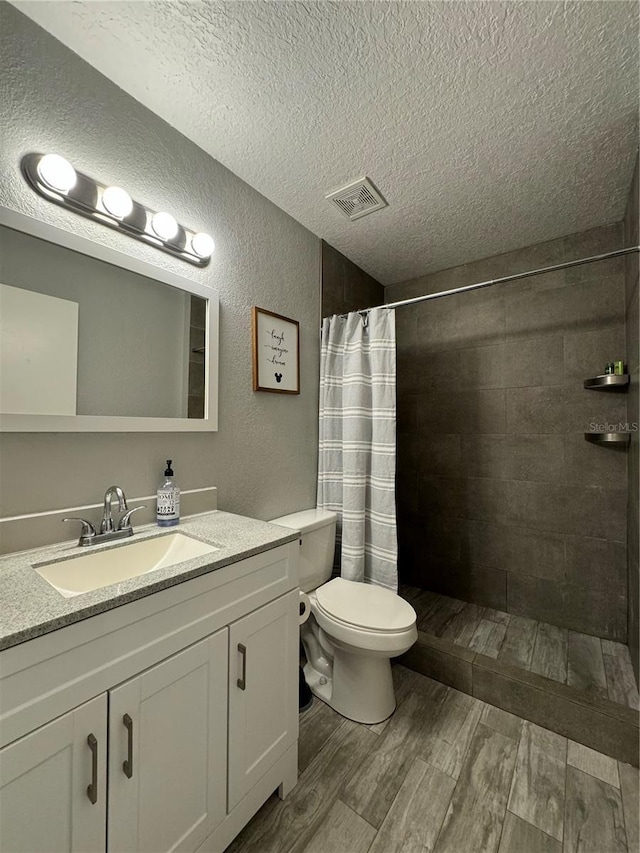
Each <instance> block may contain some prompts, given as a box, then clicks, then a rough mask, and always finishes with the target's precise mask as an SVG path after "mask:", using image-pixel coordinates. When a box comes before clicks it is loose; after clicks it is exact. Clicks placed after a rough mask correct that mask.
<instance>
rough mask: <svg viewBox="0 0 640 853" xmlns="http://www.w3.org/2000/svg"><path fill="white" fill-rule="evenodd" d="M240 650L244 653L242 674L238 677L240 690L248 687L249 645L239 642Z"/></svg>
mask: <svg viewBox="0 0 640 853" xmlns="http://www.w3.org/2000/svg"><path fill="white" fill-rule="evenodd" d="M238 651H239V652H240V654H241V655H242V676H241V677H240V678H239V679H238V687H239V688H240V690H246V689H247V647H246V646H243V645H242V643H238Z"/></svg>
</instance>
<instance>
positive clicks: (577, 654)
mask: <svg viewBox="0 0 640 853" xmlns="http://www.w3.org/2000/svg"><path fill="white" fill-rule="evenodd" d="M399 593H400V595H401V596H402V597H403V598H406V599H407V601H409V602H410V603H411V604H412V605H413V607H414V609H415V611H416V613H417V615H418V628H419V629H420V630H421V631H425V632H426V633H427V634H432V635H435V636H436V637H443V638H444V639H448V640H451V642H453V643H456V644H457V645H460V646H465V647H467V648H470V649H474V650H475V651H478V652H482V654H485V655H489V656H490V657H493V658H497V659H498V660H501V661H504V663H508V664H511V665H513V666H518V667H520V668H521V669H525V670H529V671H531V672H536V673H538V675H544V676H546V677H547V678H551V679H553V680H554V681H560V682H562V683H563V684H570V685H572V686H573V687H577V688H579V689H582V690H588V691H589V692H591V693H594V694H596V695H598V696H601V697H602V698H605V699H606V698H608V699H610V700H611V701H612V702H617V703H619V704H621V705H627V706H628V707H630V708H634V709H636V710H639V709H640V697H639V696H638V688H637V686H636V681H635V676H634V674H633V667H632V665H631V656H630V654H629V649H628V648H627V646H625V645H624V644H623V643H614V642H612V641H610V640H601V639H599V638H598V637H592V636H590V635H589V634H580V633H578V632H576V631H568V630H567V629H566V628H558V627H557V626H556V625H550V624H548V623H547V622H537V621H536V620H535V619H527V618H525V617H524V616H514V615H511V614H509V613H504V612H503V611H501V610H494V609H493V608H491V607H480V606H479V605H477V604H469V603H468V602H466V601H459V600H458V599H457V598H449V597H448V596H446V595H439V594H438V593H435V592H428V591H426V590H422V589H418V588H417V587H412V586H406V585H403V586H401V587H400V589H399Z"/></svg>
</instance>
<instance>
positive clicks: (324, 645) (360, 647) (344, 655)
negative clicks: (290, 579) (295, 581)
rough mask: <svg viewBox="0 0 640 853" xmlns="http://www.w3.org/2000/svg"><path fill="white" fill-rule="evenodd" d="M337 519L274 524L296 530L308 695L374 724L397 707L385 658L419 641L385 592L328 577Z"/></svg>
mask: <svg viewBox="0 0 640 853" xmlns="http://www.w3.org/2000/svg"><path fill="white" fill-rule="evenodd" d="M336 521H337V516H336V514H335V513H332V512H327V511H326V510H305V511H304V512H300V513H293V514H292V515H288V516H283V517H281V518H277V519H274V520H273V521H272V524H280V525H282V526H283V527H288V528H289V529H293V530H297V531H299V533H300V534H301V537H300V588H301V589H302V590H303V592H306V593H308V594H309V599H310V602H311V615H310V617H309V619H308V621H307V622H305V623H304V624H303V625H302V626H301V628H300V638H301V640H302V643H303V646H304V649H305V654H306V657H307V663H306V665H305V667H304V674H305V678H306V680H307V684H308V685H309V687H310V688H311V691H312V692H313V693H314V694H315V695H316V696H318V697H319V698H320V699H322V700H323V701H324V702H326V703H327V704H328V705H330V706H331V707H332V708H333V709H334V710H335V711H337V712H338V713H339V714H341V715H342V716H344V717H348V718H349V719H351V720H355V721H356V722H359V723H379V722H381V721H382V720H385V719H386V718H387V717H389V716H390V715H391V714H392V713H393V711H394V709H395V706H396V702H395V694H394V689H393V679H392V677H391V658H393V657H396V656H398V655H401V654H403V653H404V652H406V651H408V649H410V648H411V646H412V645H413V644H414V643H415V641H416V640H417V638H418V632H417V629H416V613H415V610H414V609H413V607H411V605H410V604H409V603H408V602H406V601H404V600H403V599H402V598H400V597H399V596H398V595H396V594H395V593H394V592H392V591H391V590H389V589H385V588H383V587H380V586H375V585H373V584H365V583H357V582H355V581H349V580H346V579H344V578H333V579H332V580H330V578H331V569H332V564H333V549H334V543H335V529H336Z"/></svg>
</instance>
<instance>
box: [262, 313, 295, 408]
mask: <svg viewBox="0 0 640 853" xmlns="http://www.w3.org/2000/svg"><path fill="white" fill-rule="evenodd" d="M251 327H252V331H253V390H254V391H271V392H273V393H275V394H299V393H300V334H299V330H300V323H298V321H297V320H290V319H289V318H288V317H283V316H282V315H281V314H274V313H273V312H272V311H265V310H264V309H263V308H256V307H255V305H254V307H253V308H252V309H251Z"/></svg>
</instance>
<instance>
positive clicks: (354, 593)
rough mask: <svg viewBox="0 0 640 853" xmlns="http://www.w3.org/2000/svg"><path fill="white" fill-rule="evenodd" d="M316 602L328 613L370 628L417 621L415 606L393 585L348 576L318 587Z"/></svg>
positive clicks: (406, 625) (402, 626) (385, 628)
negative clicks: (400, 594) (372, 582)
mask: <svg viewBox="0 0 640 853" xmlns="http://www.w3.org/2000/svg"><path fill="white" fill-rule="evenodd" d="M316 602H317V604H318V605H319V607H320V609H321V610H324V612H325V613H326V614H327V615H328V616H332V617H333V618H334V619H339V620H340V621H341V622H347V623H348V624H349V625H355V626H357V627H359V628H366V629H369V630H370V631H405V630H407V629H408V628H411V626H412V625H414V624H415V621H416V612H415V610H414V609H413V607H412V606H411V605H410V604H409V603H408V602H406V601H405V600H404V599H403V598H400V596H399V595H396V594H395V592H391V590H390V589H384V587H381V586H374V585H373V584H368V583H356V582H355V581H348V580H345V579H344V578H334V579H333V580H331V581H329V582H328V583H325V584H323V585H322V586H320V587H318V589H317V590H316Z"/></svg>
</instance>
